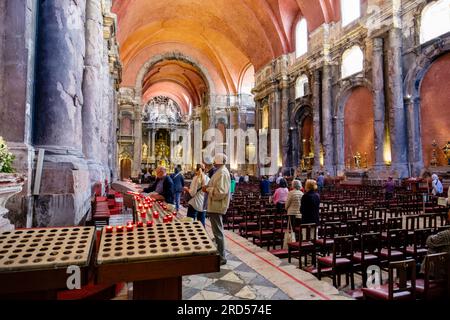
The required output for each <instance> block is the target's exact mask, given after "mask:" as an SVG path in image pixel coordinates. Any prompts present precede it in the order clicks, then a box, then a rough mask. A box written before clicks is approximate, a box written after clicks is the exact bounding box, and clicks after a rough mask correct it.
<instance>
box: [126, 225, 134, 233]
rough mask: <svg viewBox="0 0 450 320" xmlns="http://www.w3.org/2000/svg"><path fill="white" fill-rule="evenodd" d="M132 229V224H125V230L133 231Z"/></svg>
mask: <svg viewBox="0 0 450 320" xmlns="http://www.w3.org/2000/svg"><path fill="white" fill-rule="evenodd" d="M133 229H134V226H133V225H132V224H129V225H127V231H128V232H131V231H133Z"/></svg>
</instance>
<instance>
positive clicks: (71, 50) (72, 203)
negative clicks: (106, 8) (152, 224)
mask: <svg viewBox="0 0 450 320" xmlns="http://www.w3.org/2000/svg"><path fill="white" fill-rule="evenodd" d="M39 4H40V17H39V20H40V21H39V28H40V30H39V41H38V43H39V48H38V50H39V60H38V68H37V83H36V95H37V96H36V110H35V114H36V131H35V137H34V141H35V143H36V145H37V146H38V147H40V148H44V149H46V157H45V163H44V170H43V173H42V182H41V190H40V197H38V199H37V202H38V204H37V206H39V208H40V209H39V210H37V212H36V213H35V217H34V220H35V221H36V224H35V226H60V225H74V224H78V223H80V221H81V220H82V219H83V217H85V215H86V214H87V212H88V211H89V208H90V194H91V190H90V183H89V170H88V167H87V165H86V162H85V161H84V159H83V151H82V150H83V148H82V141H83V134H82V121H81V118H82V107H83V92H82V81H83V68H84V55H85V33H84V25H85V4H86V1H85V0H80V1H76V2H75V1H69V2H67V1H50V0H49V1H40V2H39Z"/></svg>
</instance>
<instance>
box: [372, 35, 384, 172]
mask: <svg viewBox="0 0 450 320" xmlns="http://www.w3.org/2000/svg"><path fill="white" fill-rule="evenodd" d="M372 85H373V99H374V100H373V108H374V109H373V111H374V112H373V114H374V130H375V132H374V137H375V141H374V142H375V170H376V171H380V170H382V169H384V167H385V162H384V142H385V140H384V133H385V121H384V119H385V111H384V110H385V97H384V59H383V39H382V38H374V39H373V56H372Z"/></svg>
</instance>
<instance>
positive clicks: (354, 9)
mask: <svg viewBox="0 0 450 320" xmlns="http://www.w3.org/2000/svg"><path fill="white" fill-rule="evenodd" d="M341 16H342V26H343V27H345V26H346V25H349V24H350V23H352V22H353V21H355V20H356V19H359V17H361V0H341Z"/></svg>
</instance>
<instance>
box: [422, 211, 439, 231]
mask: <svg viewBox="0 0 450 320" xmlns="http://www.w3.org/2000/svg"><path fill="white" fill-rule="evenodd" d="M419 221H420V222H419V224H420V227H421V228H424V229H429V228H431V229H433V230H436V229H437V215H436V214H434V213H426V214H421V215H419Z"/></svg>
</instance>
